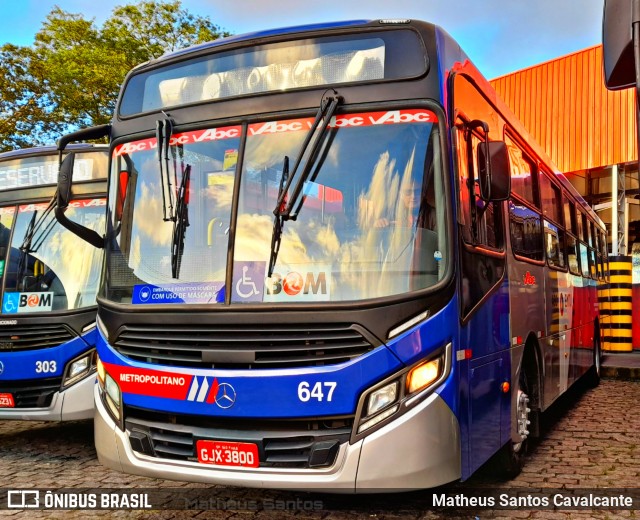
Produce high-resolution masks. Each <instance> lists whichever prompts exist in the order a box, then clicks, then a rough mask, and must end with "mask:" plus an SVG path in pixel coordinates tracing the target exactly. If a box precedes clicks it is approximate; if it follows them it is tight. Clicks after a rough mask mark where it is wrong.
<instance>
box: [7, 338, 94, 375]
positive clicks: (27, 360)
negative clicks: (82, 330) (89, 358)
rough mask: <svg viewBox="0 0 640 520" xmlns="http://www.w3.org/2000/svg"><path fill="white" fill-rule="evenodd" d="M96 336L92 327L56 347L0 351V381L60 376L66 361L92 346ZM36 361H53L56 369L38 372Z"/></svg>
mask: <svg viewBox="0 0 640 520" xmlns="http://www.w3.org/2000/svg"><path fill="white" fill-rule="evenodd" d="M96 337H97V333H96V331H95V329H93V330H91V331H89V332H87V333H86V334H84V336H82V337H78V338H74V339H72V340H71V341H67V342H66V343H63V344H62V345H59V346H57V347H52V348H46V349H37V350H23V351H11V352H2V351H0V362H2V364H3V366H4V370H3V371H2V373H0V381H24V380H37V379H43V378H49V377H58V376H61V375H62V374H63V373H64V367H65V365H66V364H67V362H69V361H70V360H71V359H73V358H75V357H77V356H79V355H80V354H82V353H83V352H85V351H87V350H89V349H90V348H92V347H93V346H94V344H95V341H96ZM36 361H41V362H44V361H49V362H51V361H55V363H56V370H55V371H52V372H40V373H38V372H36Z"/></svg>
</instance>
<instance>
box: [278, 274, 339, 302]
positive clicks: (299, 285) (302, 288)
mask: <svg viewBox="0 0 640 520" xmlns="http://www.w3.org/2000/svg"><path fill="white" fill-rule="evenodd" d="M328 295H329V293H328V284H327V274H326V273H325V272H322V271H320V272H317V273H314V272H306V273H300V272H298V271H291V272H289V273H287V274H286V275H284V276H283V275H282V274H280V273H273V275H272V276H271V278H270V279H269V280H268V281H267V296H275V297H277V298H276V299H278V300H280V301H282V300H283V299H296V300H300V299H305V297H306V298H309V299H313V300H318V299H325V298H326V297H328Z"/></svg>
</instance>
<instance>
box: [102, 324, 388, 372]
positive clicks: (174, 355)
mask: <svg viewBox="0 0 640 520" xmlns="http://www.w3.org/2000/svg"><path fill="white" fill-rule="evenodd" d="M365 335H368V334H367V333H366V331H364V330H363V329H361V328H360V327H358V326H357V325H340V324H331V325H309V326H308V325H304V326H301V325H287V326H282V325H280V326H269V325H262V326H250V325H247V326H238V325H235V326H233V325H228V326H225V325H217V326H185V327H181V326H178V325H172V326H163V325H153V326H132V325H127V326H124V327H123V328H122V330H121V331H120V334H119V335H118V337H117V339H116V340H115V342H114V347H115V349H116V350H117V351H118V352H119V353H120V354H122V355H123V356H125V357H128V358H130V359H132V360H134V361H143V362H146V363H156V364H161V365H166V366H179V367H214V366H215V367H217V368H293V367H304V366H324V365H334V364H337V363H342V362H344V361H348V360H350V359H353V358H355V357H358V356H361V355H363V354H365V353H367V352H369V351H371V350H373V348H374V343H375V340H374V341H370V340H368V339H367V338H366V337H365ZM375 346H377V345H375Z"/></svg>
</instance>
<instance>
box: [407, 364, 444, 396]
mask: <svg viewBox="0 0 640 520" xmlns="http://www.w3.org/2000/svg"><path fill="white" fill-rule="evenodd" d="M443 358H444V356H441V357H439V358H436V359H432V360H431V361H427V362H426V363H422V364H420V365H418V366H417V367H414V368H412V369H411V370H410V371H409V373H408V374H407V394H409V395H411V394H415V393H416V392H420V391H421V390H424V389H425V388H427V387H428V386H429V385H431V384H432V383H433V382H434V381H435V380H436V379H438V378H439V377H440V375H441V374H442V367H443V364H444V363H443V362H444V359H443Z"/></svg>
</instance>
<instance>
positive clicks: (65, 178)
mask: <svg viewBox="0 0 640 520" xmlns="http://www.w3.org/2000/svg"><path fill="white" fill-rule="evenodd" d="M75 160H76V154H75V153H73V152H71V153H69V154H68V155H67V156H66V157H65V158H64V161H62V164H60V170H59V171H58V192H57V193H56V206H57V207H58V208H62V209H65V210H66V209H67V207H68V206H69V202H70V201H71V185H72V183H73V165H74V163H75Z"/></svg>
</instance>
